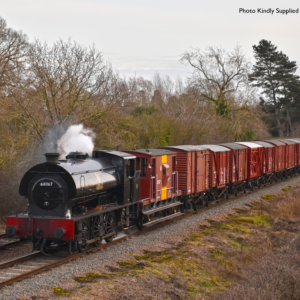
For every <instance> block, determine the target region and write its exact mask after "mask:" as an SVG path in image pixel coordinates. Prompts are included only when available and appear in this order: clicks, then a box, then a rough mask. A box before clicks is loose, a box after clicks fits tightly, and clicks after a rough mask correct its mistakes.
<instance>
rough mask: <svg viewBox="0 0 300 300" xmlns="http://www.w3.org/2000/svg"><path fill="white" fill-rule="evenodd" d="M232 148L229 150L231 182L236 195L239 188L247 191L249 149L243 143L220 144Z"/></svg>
mask: <svg viewBox="0 0 300 300" xmlns="http://www.w3.org/2000/svg"><path fill="white" fill-rule="evenodd" d="M220 146H223V147H226V148H228V149H230V152H229V182H230V184H231V189H232V192H233V193H234V194H235V195H236V194H237V188H238V187H242V188H243V190H244V191H245V188H246V181H247V150H248V148H247V147H246V146H243V145H239V144H235V143H225V144H220Z"/></svg>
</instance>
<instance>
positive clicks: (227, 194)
mask: <svg viewBox="0 0 300 300" xmlns="http://www.w3.org/2000/svg"><path fill="white" fill-rule="evenodd" d="M225 197H226V199H227V200H228V199H229V191H228V189H226V192H225Z"/></svg>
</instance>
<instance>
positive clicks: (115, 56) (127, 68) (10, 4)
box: [0, 0, 300, 79]
mask: <svg viewBox="0 0 300 300" xmlns="http://www.w3.org/2000/svg"><path fill="white" fill-rule="evenodd" d="M259 8H262V9H265V10H268V9H269V8H271V9H272V10H274V13H273V14H270V13H258V12H257V9H259ZM276 8H279V9H280V10H282V9H284V10H286V9H287V10H288V9H289V8H291V9H299V8H300V1H299V0H298V1H295V0H290V1H289V0H286V1H282V0H281V1H277V0H273V1H270V0H264V1H261V0H260V1H256V0H254V1H251V2H250V1H244V0H239V1H238V0H227V1H226V0H223V1H220V0H217V1H216V0H215V1H212V0H210V1H209V0H206V1H203V0H180V1H179V0H160V1H159V0H151V1H148V0H147V1H146V0H110V1H108V0H51V1H49V0H47V1H46V0H0V16H1V17H3V18H4V19H6V21H7V23H8V26H9V27H11V28H14V29H16V30H22V31H23V32H24V33H26V34H27V35H28V37H29V40H31V41H32V40H34V39H40V40H43V41H46V42H49V43H52V42H54V41H56V40H58V39H59V38H62V39H65V40H66V39H68V38H72V39H73V40H75V41H77V42H78V43H80V44H82V45H85V46H89V45H92V44H95V46H96V47H97V49H99V50H101V51H102V52H103V54H104V57H105V58H106V59H107V60H108V61H110V62H111V63H112V65H113V67H114V68H115V69H117V70H118V72H119V74H120V75H122V76H126V77H128V76H137V77H138V76H143V77H144V78H148V79H151V78H152V77H153V75H154V74H155V73H156V72H158V73H160V74H162V75H169V76H170V77H171V78H173V79H175V78H176V77H178V76H179V77H182V78H187V77H188V76H189V75H190V74H191V72H192V69H191V67H188V66H186V65H184V64H182V63H181V62H180V61H179V59H180V57H181V55H182V54H183V53H184V52H185V51H187V50H189V49H191V48H192V47H199V48H202V49H204V48H205V47H208V46H221V47H223V48H225V49H226V50H227V51H230V50H232V49H233V48H234V47H235V46H236V45H237V44H239V45H241V46H242V48H243V50H244V52H245V54H246V56H247V58H248V59H249V60H250V61H252V62H254V58H253V51H252V46H253V45H257V44H258V43H259V41H260V40H261V39H266V40H269V41H271V42H272V43H273V44H275V45H276V46H277V47H278V49H279V50H281V51H283V53H285V54H287V55H288V56H289V58H290V59H291V60H295V61H297V63H298V65H299V67H300V38H299V25H300V9H299V11H298V13H289V14H280V13H276ZM240 9H245V10H247V9H248V10H249V9H251V10H254V11H255V13H241V12H239V11H240ZM297 73H298V74H300V71H299V70H298V72H297Z"/></svg>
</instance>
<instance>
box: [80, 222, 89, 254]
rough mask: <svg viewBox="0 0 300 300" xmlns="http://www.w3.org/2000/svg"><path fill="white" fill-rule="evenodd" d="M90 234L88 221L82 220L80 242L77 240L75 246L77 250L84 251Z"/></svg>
mask: <svg viewBox="0 0 300 300" xmlns="http://www.w3.org/2000/svg"><path fill="white" fill-rule="evenodd" d="M89 236H90V222H89V221H88V220H85V221H83V222H82V244H79V243H78V242H77V247H78V251H79V252H84V251H85V250H86V249H87V248H88V246H89V244H88V243H87V241H88V239H89Z"/></svg>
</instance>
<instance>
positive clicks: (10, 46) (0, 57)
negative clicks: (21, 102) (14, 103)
mask: <svg viewBox="0 0 300 300" xmlns="http://www.w3.org/2000/svg"><path fill="white" fill-rule="evenodd" d="M27 50H28V42H27V36H26V35H25V34H23V33H22V32H21V31H16V30H13V29H11V28H8V27H7V24H6V21H5V20H4V19H3V18H2V17H0V89H1V88H3V87H4V86H6V85H14V84H15V83H16V82H18V81H19V79H18V74H19V73H20V71H21V69H23V67H24V62H25V60H26V55H27Z"/></svg>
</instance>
